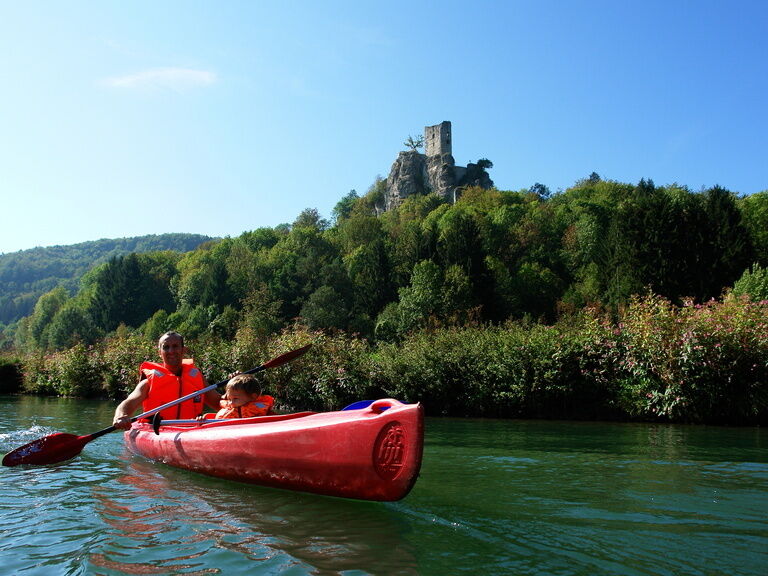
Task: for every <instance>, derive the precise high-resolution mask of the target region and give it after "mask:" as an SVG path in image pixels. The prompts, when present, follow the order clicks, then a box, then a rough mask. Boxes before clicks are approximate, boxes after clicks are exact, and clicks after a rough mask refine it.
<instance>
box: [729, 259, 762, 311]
mask: <svg viewBox="0 0 768 576" xmlns="http://www.w3.org/2000/svg"><path fill="white" fill-rule="evenodd" d="M733 293H734V294H735V295H736V296H748V297H749V299H750V300H752V301H753V302H760V301H762V300H768V268H763V267H761V266H760V264H754V265H753V266H752V269H751V270H745V271H744V274H742V275H741V278H739V279H738V280H737V281H736V283H735V284H734V285H733Z"/></svg>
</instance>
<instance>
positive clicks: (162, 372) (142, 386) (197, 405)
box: [112, 332, 221, 430]
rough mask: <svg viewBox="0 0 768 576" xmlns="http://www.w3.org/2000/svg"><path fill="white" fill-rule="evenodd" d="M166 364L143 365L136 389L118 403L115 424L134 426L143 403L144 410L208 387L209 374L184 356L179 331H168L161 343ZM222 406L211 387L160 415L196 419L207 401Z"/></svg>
mask: <svg viewBox="0 0 768 576" xmlns="http://www.w3.org/2000/svg"><path fill="white" fill-rule="evenodd" d="M157 348H158V352H159V353H160V359H161V360H162V364H158V363H155V362H144V363H143V364H142V365H141V367H140V368H139V374H140V376H141V381H140V382H139V383H138V384H137V385H136V388H134V390H133V392H131V393H130V394H129V395H128V397H127V398H126V399H125V400H123V401H122V402H121V403H120V404H118V406H117V408H116V409H115V417H114V420H113V421H112V424H113V425H114V426H115V428H120V429H122V430H128V429H129V428H130V427H131V417H132V416H133V414H134V413H135V412H136V410H138V409H139V407H140V406H141V407H142V408H143V410H142V411H143V412H147V411H148V410H152V409H153V408H157V407H158V406H162V405H163V404H166V403H168V402H171V401H173V400H177V399H179V398H181V397H182V396H185V395H187V394H189V393H191V392H194V391H196V390H201V389H203V388H205V386H206V383H205V377H204V376H203V374H202V372H200V370H199V369H198V368H197V367H196V366H195V365H194V363H193V361H192V360H189V359H184V355H185V354H186V352H187V349H186V348H185V347H184V338H182V336H181V334H178V333H176V332H166V333H165V334H163V335H162V336H161V337H160V340H159V342H158V344H157ZM201 398H202V400H204V401H205V403H206V404H207V405H208V406H210V407H212V408H214V409H215V410H218V409H219V401H220V400H221V395H220V394H219V393H218V392H216V390H208V391H207V392H206V393H205V394H202V395H201V396H198V397H197V398H194V399H191V400H186V401H184V402H181V403H179V404H176V405H175V406H172V407H170V408H166V409H165V410H163V411H162V412H160V415H161V416H162V417H163V418H164V419H192V418H196V417H197V416H199V415H200V414H201V413H202V411H203V402H202V401H201Z"/></svg>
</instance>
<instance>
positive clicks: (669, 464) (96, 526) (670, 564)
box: [0, 397, 768, 576]
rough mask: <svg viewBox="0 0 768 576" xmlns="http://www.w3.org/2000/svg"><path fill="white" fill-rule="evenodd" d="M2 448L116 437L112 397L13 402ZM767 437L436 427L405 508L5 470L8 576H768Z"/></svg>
mask: <svg viewBox="0 0 768 576" xmlns="http://www.w3.org/2000/svg"><path fill="white" fill-rule="evenodd" d="M3 400H4V403H5V405H6V414H7V418H6V419H5V420H4V421H3V422H2V423H0V449H2V450H3V451H9V450H12V449H14V448H16V447H18V445H21V444H25V443H27V442H30V441H33V440H35V439H37V438H39V437H41V436H45V435H47V434H51V433H53V432H69V433H73V434H86V433H89V432H93V431H95V430H98V429H100V428H102V427H104V426H106V425H108V424H109V421H110V418H111V412H112V409H113V406H112V405H110V404H109V403H102V402H84V401H81V402H77V401H68V400H67V401H56V400H55V399H48V400H41V399H25V398H9V397H5V398H4V399H3ZM766 445H768V434H766V432H765V431H762V430H756V429H743V430H739V429H715V428H694V427H675V426H654V425H637V424H596V423H563V422H560V423H558V422H519V421H517V422H516V421H506V422H502V421H482V420H434V419H430V420H428V421H427V442H426V446H425V460H424V465H423V467H422V474H421V477H420V479H419V481H418V482H417V484H416V487H415V488H414V490H413V492H412V493H411V494H410V495H409V496H408V497H407V498H405V499H404V500H402V501H400V502H395V503H386V504H383V503H371V502H359V501H352V500H342V499H334V498H325V497H321V496H313V495H309V494H301V493H296V492H287V491H281V490H271V489H264V488H259V487H255V486H249V485H243V484H237V483H233V482H226V481H222V480H218V479H213V478H208V477H204V476H200V475H196V474H192V473H189V472H185V471H180V470H175V469H172V468H169V467H166V466H163V465H159V464H154V463H151V462H148V461H146V460H143V459H141V458H138V457H135V456H132V455H129V454H128V452H127V451H126V450H125V448H124V447H123V444H122V435H121V434H119V433H114V434H108V435H106V436H104V437H102V438H99V439H97V440H95V441H93V442H90V443H89V444H88V445H87V446H85V448H84V449H83V452H82V454H81V455H80V456H79V457H77V458H75V459H73V460H71V461H68V462H62V463H59V464H54V465H50V466H40V467H24V466H20V467H14V468H2V469H0V473H1V474H2V478H0V481H1V482H2V486H3V490H2V492H0V514H1V515H2V529H1V534H2V538H0V557H1V558H2V559H3V573H9V574H24V575H36V574H40V575H46V576H47V575H50V574H67V575H75V574H83V575H86V574H88V575H90V574H103V575H107V576H112V575H123V574H238V573H247V574H297V575H308V574H313V575H314V574H321V575H322V574H344V575H353V574H354V575H362V574H405V575H425V574H426V575H431V574H434V575H440V576H443V575H446V574H451V575H453V574H467V575H473V576H474V575H477V574H483V575H486V574H497V575H508V574H515V575H518V574H522V575H525V574H540V575H549V574H562V575H593V574H617V575H619V574H621V575H635V574H636V575H649V574H659V575H662V574H664V575H666V574H669V575H675V576H679V575H692V576H693V575H696V576H701V575H709V574H712V575H714V574H734V575H736V574H738V575H739V576H742V575H743V576H765V571H764V567H765V566H766V565H768V519H767V518H768V455H766V450H765V448H766Z"/></svg>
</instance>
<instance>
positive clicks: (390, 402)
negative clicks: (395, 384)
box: [370, 398, 402, 414]
mask: <svg viewBox="0 0 768 576" xmlns="http://www.w3.org/2000/svg"><path fill="white" fill-rule="evenodd" d="M398 405H402V403H401V402H399V401H398V400H395V399H394V398H382V399H381V400H376V402H374V403H373V404H371V406H370V408H371V411H372V412H375V413H376V414H381V413H382V412H384V410H386V409H387V408H392V407H393V406H398Z"/></svg>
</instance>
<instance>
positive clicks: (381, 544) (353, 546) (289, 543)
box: [90, 457, 416, 574]
mask: <svg viewBox="0 0 768 576" xmlns="http://www.w3.org/2000/svg"><path fill="white" fill-rule="evenodd" d="M128 458H129V459H128V462H127V464H126V466H125V474H123V475H121V476H120V477H119V478H118V479H117V480H116V482H117V484H119V487H117V486H115V485H114V483H112V484H111V485H108V486H100V487H95V488H94V490H93V496H94V498H95V500H96V502H97V508H96V509H97V512H98V513H99V515H100V516H101V517H102V519H103V520H104V522H105V523H106V524H107V525H108V526H110V527H111V528H112V530H111V531H110V534H111V535H110V538H109V540H108V541H106V542H104V543H103V545H102V546H101V550H99V551H98V552H97V553H93V554H91V557H90V562H91V563H92V564H93V565H94V566H98V567H100V568H111V569H113V570H116V569H119V570H122V571H123V572H124V573H126V574H147V573H156V571H157V570H173V571H182V572H183V573H185V574H186V573H208V570H210V569H211V568H210V567H211V565H212V563H213V564H214V565H216V566H217V568H216V570H217V571H218V570H222V571H224V572H225V573H226V567H227V566H230V567H232V568H234V567H237V566H242V563H243V561H244V560H248V561H249V562H252V563H253V565H254V568H256V567H258V571H259V572H260V573H272V570H274V569H277V571H279V572H280V573H282V572H283V571H285V570H287V569H288V568H294V569H297V570H299V573H304V574H326V573H327V574H331V573H333V574H337V573H342V572H344V571H353V570H358V571H361V573H366V570H367V568H366V567H371V566H376V567H377V570H381V573H386V574H415V573H416V572H415V569H414V566H415V559H414V555H413V551H412V550H410V549H409V545H408V544H407V543H406V541H405V540H404V539H403V537H402V534H403V533H404V532H405V531H407V528H408V524H407V523H405V522H403V521H402V519H400V518H399V517H398V516H397V515H396V514H393V513H392V512H391V511H390V510H389V509H388V507H387V506H386V505H382V504H375V503H365V502H356V501H347V500H342V499H333V498H324V497H318V496H313V495H304V494H299V493H293V492H284V491H280V490H272V489H262V488H258V487H254V486H248V485H240V484H236V483H232V482H226V481H221V480H218V479H214V478H210V479H209V478H206V477H202V476H199V475H196V474H193V473H189V472H185V471H180V470H174V469H170V468H166V467H164V466H162V465H157V464H153V463H150V462H147V461H144V460H141V459H139V458H137V457H128ZM270 567H271V568H270ZM200 570H203V572H200Z"/></svg>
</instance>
